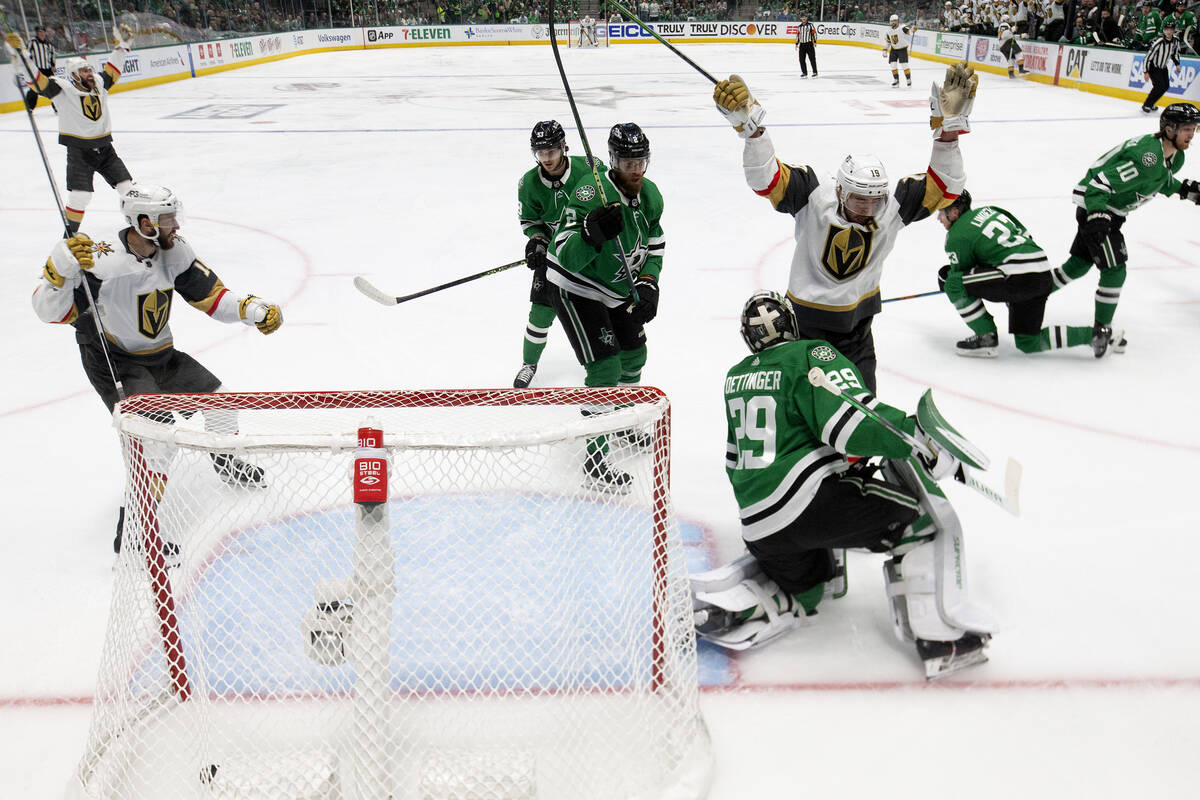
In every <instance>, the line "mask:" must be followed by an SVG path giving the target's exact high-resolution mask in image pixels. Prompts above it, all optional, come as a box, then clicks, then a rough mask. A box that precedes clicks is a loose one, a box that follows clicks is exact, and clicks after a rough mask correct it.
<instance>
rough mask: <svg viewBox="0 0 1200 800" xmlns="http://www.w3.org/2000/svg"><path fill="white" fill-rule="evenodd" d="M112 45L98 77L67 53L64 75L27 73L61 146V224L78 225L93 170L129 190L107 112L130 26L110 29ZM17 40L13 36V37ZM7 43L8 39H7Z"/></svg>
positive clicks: (129, 37)
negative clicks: (46, 104) (49, 107)
mask: <svg viewBox="0 0 1200 800" xmlns="http://www.w3.org/2000/svg"><path fill="white" fill-rule="evenodd" d="M113 35H114V36H115V37H116V39H117V47H116V49H114V50H113V51H112V54H111V55H110V56H109V57H108V60H107V61H106V62H105V64H104V69H103V71H102V73H101V75H100V80H96V73H95V72H94V71H93V70H92V66H91V65H90V64H89V63H88V62H87V61H86V60H85V59H83V58H78V57H76V58H69V59H67V62H66V64H65V68H66V72H67V77H66V79H63V78H56V77H46V76H45V75H43V74H41V73H39V74H38V75H35V76H31V78H30V81H31V82H30V85H31V86H32V87H33V88H34V90H35V91H36V92H37V93H38V94H40V95H42V96H43V97H47V98H49V99H50V102H51V103H53V104H54V109H55V110H56V111H57V112H58V143H59V144H61V145H63V146H65V147H66V148H67V201H66V209H65V211H66V214H67V227H68V228H69V229H70V231H71V232H72V233H74V232H76V231H78V230H79V226H80V224H81V223H82V222H83V213H84V211H85V210H86V209H87V206H88V203H90V202H91V200H92V188H93V178H94V176H95V174H96V173H97V172H99V173H100V176H101V177H102V178H104V180H105V181H107V182H108V185H109V186H111V187H113V188H114V189H116V190H117V194H118V195H124V194H125V193H126V192H127V191H129V188H130V186H131V185H132V183H133V178H131V177H130V175H129V170H128V169H126V168H125V164H124V163H123V162H122V161H121V159H120V158H119V157H118V156H117V151H116V150H114V149H113V146H112V116H111V115H110V114H109V113H108V90H109V89H111V88H112V87H113V84H115V83H116V82H117V80H118V79H120V77H121V69H122V67H124V65H125V56H126V55H127V54H128V53H129V48H130V46H131V44H132V40H133V31H131V30H130V29H129V28H128V26H125V25H121V26H119V27H118V28H115V29H114V30H113ZM18 41H19V40H18ZM10 44H12V42H11V40H10Z"/></svg>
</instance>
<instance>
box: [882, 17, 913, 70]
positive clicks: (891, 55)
mask: <svg viewBox="0 0 1200 800" xmlns="http://www.w3.org/2000/svg"><path fill="white" fill-rule="evenodd" d="M914 30H916V26H914V25H901V24H900V17H898V16H896V15H895V14H892V17H891V19H890V20H888V29H887V30H885V31H884V32H883V57H884V58H886V59H887V60H888V64H889V65H890V66H891V67H892V86H899V85H900V70H899V67H900V66H901V65H903V66H904V80H905V82H906V84H907V85H908V86H912V72H911V71H910V70H909V68H908V46H909V45H910V44H911V43H912V34H913V31H914Z"/></svg>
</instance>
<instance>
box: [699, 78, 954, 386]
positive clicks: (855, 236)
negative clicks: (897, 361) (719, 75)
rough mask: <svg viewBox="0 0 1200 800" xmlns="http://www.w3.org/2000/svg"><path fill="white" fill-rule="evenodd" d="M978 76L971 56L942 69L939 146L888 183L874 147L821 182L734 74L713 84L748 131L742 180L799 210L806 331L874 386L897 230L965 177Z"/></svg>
mask: <svg viewBox="0 0 1200 800" xmlns="http://www.w3.org/2000/svg"><path fill="white" fill-rule="evenodd" d="M977 82H978V78H977V77H976V76H975V74H974V72H973V70H972V69H971V68H970V67H969V66H967V65H966V64H965V63H959V64H953V65H951V66H950V67H949V68H947V70H946V81H945V86H944V87H939V86H938V85H937V84H936V83H935V84H933V91H932V97H931V100H930V103H931V107H932V116H931V118H930V125H931V127H932V128H933V129H934V142H933V154H932V155H931V156H930V158H929V167H928V169H927V170H926V172H925V173H924V174H920V175H913V176H909V177H906V178H901V179H900V181H899V182H898V183H897V184H896V188H895V190H894V191H892V192H890V193H889V189H890V188H891V187H890V183H889V181H888V176H887V171H886V170H885V169H884V166H883V164H882V163H881V162H880V161H879V159H878V158H876V157H875V156H872V155H849V156H846V159H845V160H844V161H843V162H842V164H841V166H840V167H839V168H838V171H837V181H836V183H833V184H830V183H822V182H821V181H820V180H819V179H818V178H817V175H816V172H815V171H814V170H813V169H812V168H811V167H807V166H790V165H788V164H784V163H783V162H781V161H780V160H779V159H778V158H776V156H775V146H774V144H772V142H771V137H770V134H768V133H767V130H766V128H765V127H763V124H762V120H763V114H764V112H763V109H762V106H760V105H759V103H758V101H757V100H755V99H754V97H753V96H752V95H751V94H750V90H749V88H748V87H747V86H746V84H745V83H744V82H743V81H742V79H741V78H739V77H738V76H737V75H732V76H730V78H729V79H728V80H723V81H720V82H719V83H718V84H717V85H716V88H714V89H713V100H714V101H715V102H716V104H717V110H718V111H720V112H721V113H722V114H723V115H725V117H726V119H727V120H728V121H729V123H730V124H731V125H733V128H734V130H736V131H737V132H738V135H740V136H742V137H743V138H745V140H746V143H745V147H744V149H743V152H742V167H743V169H744V170H745V173H746V182H747V183H749V184H750V188H751V189H753V190H754V191H755V193H757V194H759V195H761V196H763V197H766V198H767V199H768V200H770V201H771V205H773V206H774V207H775V210H776V211H780V212H783V213H785V214H789V215H791V216H793V217H794V218H795V228H796V250H795V253H794V254H793V256H792V270H791V276H790V278H789V280H788V299H789V300H790V301H791V302H792V304H793V305H794V306H795V311H796V317H797V321H798V323H799V326H800V329H799V332H798V337H799V338H801V339H824V340H826V341H828V342H830V343H831V344H833V346H834V347H836V348H838V350H839V351H840V352H841V353H842V354H844V355H845V356H846V357H847V358H849V359H850V360H851V361H853V362H854V364H855V365H856V366H857V367H858V369H859V371H860V372H861V373H862V375H863V378H864V379H865V380H866V386H867V388H868V389H870V390H871V391H874V390H875V342H874V338H873V337H872V334H871V320H872V318H873V317H874V315H875V314H877V313H879V309H880V307H881V306H880V298H879V278H880V274H881V273H882V271H883V262H884V259H886V258H887V256H888V254H889V253H891V251H892V247H893V246H894V245H895V242H896V235H897V234H898V233H899V232H900V230H901V229H902V228H903V227H904V226H906V225H908V224H909V223H912V222H916V221H917V220H921V219H924V218H926V217H928V216H929V215H930V214H932V213H934V212H936V211H937V210H938V209H939V208H943V207H945V206H948V205H950V203H952V202H953V201H954V199H955V198H956V197H958V193H959V192H960V191H961V190H962V186H963V184H964V183H965V181H966V176H965V175H964V173H963V163H962V155H961V154H960V153H959V149H958V136H959V134H960V133H966V132H967V131H969V130H970V125H969V124H968V121H967V115H968V114H969V113H970V110H971V106H972V104H973V103H974V96H975V88H976V84H977Z"/></svg>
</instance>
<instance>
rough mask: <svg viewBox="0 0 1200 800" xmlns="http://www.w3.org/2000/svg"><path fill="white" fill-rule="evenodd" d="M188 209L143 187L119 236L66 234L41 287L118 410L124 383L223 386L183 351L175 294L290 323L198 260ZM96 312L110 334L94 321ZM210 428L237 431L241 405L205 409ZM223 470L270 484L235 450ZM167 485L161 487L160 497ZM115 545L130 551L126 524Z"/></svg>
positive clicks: (221, 460)
mask: <svg viewBox="0 0 1200 800" xmlns="http://www.w3.org/2000/svg"><path fill="white" fill-rule="evenodd" d="M182 210H183V209H182V205H181V203H180V202H179V198H178V197H177V196H176V195H175V193H174V192H172V191H171V190H170V189H166V188H163V187H161V186H148V185H138V184H134V186H133V188H132V189H130V190H129V191H128V192H127V193H126V194H125V195H123V196H122V197H121V213H123V214H124V215H125V220H126V221H127V222H128V223H129V227H127V228H125V229H124V230H122V231H119V232H118V233H117V234H116V236H115V237H114V240H113V241H110V242H105V241H100V242H92V240H91V239H90V238H88V237H87V236H86V235H84V234H80V235H77V236H74V237H72V238H70V239H64V240H62V241H60V242H59V243H58V244H57V245H55V246H54V249H53V250H52V251H51V253H50V257H49V258H48V259H47V260H46V265H45V267H44V268H43V269H42V277H41V280H39V281H38V284H37V287H36V288H35V289H34V292H33V308H34V311H36V312H37V315H38V316H39V317H40V318H41V319H42V321H43V322H51V323H60V324H67V325H71V326H73V327H74V328H75V341H76V342H77V343H78V344H79V354H80V357H81V358H82V360H83V370H84V373H85V374H86V375H87V377H88V380H89V381H90V382H91V384H92V387H93V388H94V389H95V390H96V392H97V394H99V395H100V399H101V400H103V401H104V405H105V407H106V408H108V410H109V411H110V412H111V411H112V410H113V406H115V405H116V403H117V401H118V400H119V399H120V398H119V396H118V392H117V387H116V382H117V381H120V382H121V384H122V386H123V387H124V390H125V393H126V394H127V395H132V394H149V393H158V392H162V393H171V394H175V393H196V392H215V391H217V390H218V389H220V388H221V381H220V379H218V378H217V377H216V376H215V375H213V374H212V373H211V372H209V371H208V370H207V369H205V368H204V366H203V365H202V364H200V362H198V361H196V360H195V359H194V358H192V357H191V356H189V355H188V354H187V353H184V352H182V351H180V350H176V349H175V345H174V338H173V337H172V335H171V324H170V318H171V299H172V296H173V295H175V294H178V295H179V296H180V297H182V298H183V299H184V300H186V301H187V302H188V303H189V304H190V305H192V306H194V307H195V308H198V309H199V310H201V311H203V312H204V313H206V314H208V315H209V316H210V317H212V318H214V319H216V320H218V321H220V322H241V323H244V324H246V325H253V326H255V327H256V328H258V330H259V331H261V332H262V333H265V334H267V333H274V332H275V331H276V330H278V329H279V326H280V325H282V324H283V314H282V312H281V311H280V310H279V306H277V305H274V304H272V303H268V302H265V301H263V300H260V299H259V298H257V297H255V296H254V295H252V294H251V295H246V296H244V297H237V296H235V295H234V294H233V293H231V292H230V291H229V290H228V289H226V288H225V284H223V283H222V282H221V279H220V278H218V277H217V275H216V273H214V272H213V271H212V270H211V269H209V268H208V267H207V266H205V265H204V263H203V262H202V261H200V259H198V258H196V254H195V253H194V252H193V251H192V246H191V245H190V244H188V242H187V241H186V240H185V239H184V238H183V237H182V236H179V227H180V224H181V220H180V215H181V214H182ZM84 281H87V288H88V289H90V295H89V292H88V291H86V290H85V288H84V285H83V284H84ZM89 296H90V297H91V298H94V299H95V301H96V308H93V307H92V305H91V303H90V302H89ZM96 313H99V315H100V316H99V319H100V322H101V323H102V324H103V336H104V340H101V338H100V336H101V332H100V331H98V330H97V327H98V326H97V324H96V322H95V320H94V319H92V318H91V317H92V315H93V314H96ZM164 421H165V422H169V421H170V420H164ZM204 427H205V428H206V429H208V430H212V431H217V432H219V433H229V434H232V433H236V432H237V417H236V412H234V411H210V412H205V418H204ZM213 468H214V469H215V470H216V472H217V475H219V476H220V477H221V479H222V480H224V481H225V482H226V483H229V484H231V485H238V486H250V487H260V486H265V485H266V484H265V481H264V477H263V471H262V469H260V468H259V467H256V466H254V465H253V464H248V463H246V462H245V461H242V460H241V459H239V458H237V457H235V456H234V455H232V454H219V455H214V456H213ZM164 488H165V487H164V486H159V487H157V492H156V493H157V495H158V497H161V493H162V491H163V490H164ZM121 516H122V518H123V517H124V509H122V515H121ZM113 547H114V549H115V550H117V551H118V552H120V548H121V523H120V522H118V524H117V538H116V541H115V542H114V543H113Z"/></svg>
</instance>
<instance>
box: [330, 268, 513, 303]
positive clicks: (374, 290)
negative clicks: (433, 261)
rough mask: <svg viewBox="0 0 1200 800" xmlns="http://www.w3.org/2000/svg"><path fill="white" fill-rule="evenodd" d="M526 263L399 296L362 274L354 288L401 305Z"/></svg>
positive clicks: (356, 279)
mask: <svg viewBox="0 0 1200 800" xmlns="http://www.w3.org/2000/svg"><path fill="white" fill-rule="evenodd" d="M524 263H525V259H523V258H522V259H521V260H520V261H514V262H512V263H511V264H501V265H500V266H498V267H492V268H491V269H485V270H484V271H483V272H476V273H475V274H474V275H468V276H467V277H465V278H459V279H458V280H454V281H450V282H449V283H443V284H441V285H440V286H434V287H433V288H431V289H424V290H422V291H419V292H416V293H415V294H405V295H400V296H399V297H397V296H396V295H391V294H388V293H386V292H384V291H383V290H381V289H380V288H379V287H377V286H375V285H374V284H373V283H371V282H370V281H369V280H367V279H366V278H364V277H363V276H362V275H358V276H357V277H355V278H354V288H355V289H358V290H359V291H360V292H362V293H363V294H365V295H366V296H367V297H369V298H371V299H372V300H374V301H375V302H376V303H379V304H380V305H385V306H394V305H399V304H400V303H404V302H406V301H408V300H413V299H415V298H418V297H424V296H425V295H427V294H433V293H434V292H440V291H441V290H442V289H449V288H450V287H451V286H458V285H459V284H462V283H467V282H468V281H473V280H478V279H479V278H486V277H487V276H488V275H495V274H496V273H497V272H504V270H506V269H512V268H513V267H519V266H521V265H522V264H524Z"/></svg>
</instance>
